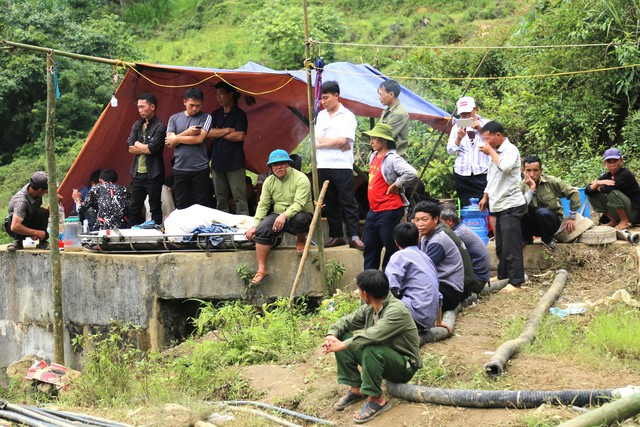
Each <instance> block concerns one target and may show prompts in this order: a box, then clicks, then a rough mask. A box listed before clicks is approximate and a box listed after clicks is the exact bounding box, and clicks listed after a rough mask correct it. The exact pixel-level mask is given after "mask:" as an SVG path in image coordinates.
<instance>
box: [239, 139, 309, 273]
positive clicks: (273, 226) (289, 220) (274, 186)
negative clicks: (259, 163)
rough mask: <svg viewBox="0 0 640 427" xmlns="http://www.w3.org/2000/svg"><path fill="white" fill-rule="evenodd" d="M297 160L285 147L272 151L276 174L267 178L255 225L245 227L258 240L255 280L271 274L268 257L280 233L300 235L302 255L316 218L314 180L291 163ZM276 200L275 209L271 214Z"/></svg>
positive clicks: (269, 163) (299, 247)
mask: <svg viewBox="0 0 640 427" xmlns="http://www.w3.org/2000/svg"><path fill="white" fill-rule="evenodd" d="M292 164H293V160H291V157H289V154H287V152H286V151H284V150H280V149H278V150H274V151H272V152H271V154H270V155H269V161H268V162H267V166H269V167H270V168H271V172H272V175H269V177H268V178H267V179H266V180H265V181H264V184H263V185H262V193H261V194H260V201H259V202H258V208H257V209H256V214H255V216H254V217H253V219H254V223H255V226H253V227H251V228H250V229H248V230H247V231H245V233H244V235H245V236H246V237H247V239H249V240H253V241H255V242H256V258H257V259H258V271H257V272H256V275H255V276H254V277H253V279H252V280H251V284H252V285H259V284H261V283H262V281H263V280H264V278H265V277H267V276H268V275H269V272H268V271H269V270H267V257H268V256H269V252H270V251H271V246H272V245H273V244H274V243H275V239H276V237H277V236H278V235H279V234H282V233H283V232H285V231H287V232H290V233H292V234H295V235H296V236H297V237H298V241H297V242H296V253H297V254H298V255H302V251H303V249H304V245H305V243H306V234H307V232H308V231H309V226H310V225H311V219H312V218H313V203H312V201H311V183H310V182H309V178H307V176H306V175H305V174H303V173H302V172H300V171H298V170H296V169H293V168H291V167H289V166H291V165H292ZM272 204H273V213H271V214H269V215H267V212H269V210H270V209H271V205H272Z"/></svg>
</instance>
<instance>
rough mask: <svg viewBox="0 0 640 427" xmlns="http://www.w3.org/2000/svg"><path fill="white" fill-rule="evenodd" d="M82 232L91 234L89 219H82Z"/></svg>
mask: <svg viewBox="0 0 640 427" xmlns="http://www.w3.org/2000/svg"><path fill="white" fill-rule="evenodd" d="M82 234H89V220H88V219H85V220H84V221H82Z"/></svg>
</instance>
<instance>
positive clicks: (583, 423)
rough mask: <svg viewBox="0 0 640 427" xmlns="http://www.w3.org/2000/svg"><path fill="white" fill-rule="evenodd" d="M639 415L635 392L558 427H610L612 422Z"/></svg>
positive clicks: (639, 403) (639, 408)
mask: <svg viewBox="0 0 640 427" xmlns="http://www.w3.org/2000/svg"><path fill="white" fill-rule="evenodd" d="M639 413H640V393H638V392H636V393H633V394H630V395H628V396H625V397H622V398H621V399H619V400H616V401H615V402H611V403H607V404H606V405H603V406H601V407H600V408H597V409H594V410H593V411H590V412H587V413H586V414H583V415H580V416H579V417H576V418H574V419H572V420H570V421H567V422H566V423H562V424H560V427H587V426H601V425H611V424H612V423H613V422H614V421H623V420H626V419H627V418H631V417H633V416H635V415H637V414H639Z"/></svg>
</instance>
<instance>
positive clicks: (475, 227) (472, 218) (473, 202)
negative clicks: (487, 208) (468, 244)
mask: <svg viewBox="0 0 640 427" xmlns="http://www.w3.org/2000/svg"><path fill="white" fill-rule="evenodd" d="M469 203H470V205H469V206H465V207H464V208H462V209H460V222H461V223H462V224H464V225H466V226H467V227H469V228H470V229H471V230H472V231H473V232H474V233H476V234H477V235H478V236H479V237H480V238H481V239H482V241H483V242H484V244H485V245H486V244H487V243H489V228H488V227H487V221H488V219H489V218H488V216H489V212H480V208H479V207H478V199H477V198H470V199H469Z"/></svg>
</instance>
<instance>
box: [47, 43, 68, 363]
mask: <svg viewBox="0 0 640 427" xmlns="http://www.w3.org/2000/svg"><path fill="white" fill-rule="evenodd" d="M54 67H55V60H54V57H53V50H50V51H49V53H48V54H47V123H46V126H45V149H46V152H47V173H48V175H49V218H50V223H51V235H50V236H49V242H50V246H51V247H50V249H49V253H50V257H51V290H52V293H53V298H52V301H53V361H54V362H55V363H59V364H61V365H62V364H64V322H63V315H62V268H61V265H60V248H59V247H60V246H59V245H60V243H59V242H60V226H59V221H60V218H59V217H60V215H59V211H58V181H57V172H56V154H55V121H56V88H55V85H54V81H53V73H54Z"/></svg>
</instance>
